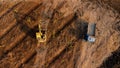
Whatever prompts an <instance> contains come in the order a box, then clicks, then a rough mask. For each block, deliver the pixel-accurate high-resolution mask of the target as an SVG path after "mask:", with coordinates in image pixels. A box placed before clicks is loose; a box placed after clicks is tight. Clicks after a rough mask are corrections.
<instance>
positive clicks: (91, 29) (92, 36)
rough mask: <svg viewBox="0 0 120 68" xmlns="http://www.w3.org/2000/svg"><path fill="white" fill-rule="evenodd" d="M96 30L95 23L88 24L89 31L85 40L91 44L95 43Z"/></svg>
mask: <svg viewBox="0 0 120 68" xmlns="http://www.w3.org/2000/svg"><path fill="white" fill-rule="evenodd" d="M95 29H96V24H95V23H89V24H88V31H87V34H86V35H85V40H87V41H89V42H95Z"/></svg>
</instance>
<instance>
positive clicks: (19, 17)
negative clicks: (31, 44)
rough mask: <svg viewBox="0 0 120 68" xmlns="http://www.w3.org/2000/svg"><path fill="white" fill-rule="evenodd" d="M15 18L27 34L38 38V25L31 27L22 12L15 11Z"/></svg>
mask: <svg viewBox="0 0 120 68" xmlns="http://www.w3.org/2000/svg"><path fill="white" fill-rule="evenodd" d="M14 16H15V19H16V21H17V25H19V26H20V30H21V31H22V32H24V33H26V35H28V36H30V37H31V38H34V39H36V32H38V31H39V30H38V26H37V25H36V26H34V27H33V28H30V27H29V26H28V25H27V24H26V23H25V22H24V20H25V18H26V17H27V16H25V17H23V16H22V14H20V13H14Z"/></svg>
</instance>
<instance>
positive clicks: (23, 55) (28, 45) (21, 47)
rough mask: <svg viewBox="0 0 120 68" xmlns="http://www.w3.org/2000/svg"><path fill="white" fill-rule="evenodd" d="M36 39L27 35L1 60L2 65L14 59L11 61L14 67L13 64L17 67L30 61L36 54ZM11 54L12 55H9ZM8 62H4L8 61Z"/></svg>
mask: <svg viewBox="0 0 120 68" xmlns="http://www.w3.org/2000/svg"><path fill="white" fill-rule="evenodd" d="M36 46H37V45H36V40H35V39H33V38H31V37H29V36H26V37H25V38H24V39H23V41H21V42H19V43H18V46H17V47H16V48H14V49H12V50H11V51H10V52H9V53H8V54H7V55H6V56H5V57H4V58H3V59H2V60H1V61H0V63H2V64H0V66H1V65H4V64H5V63H9V61H10V60H11V59H12V61H13V62H11V63H9V64H10V65H11V66H10V68H12V67H13V66H14V67H15V68H19V67H21V66H22V65H24V64H25V63H27V62H29V60H30V59H31V58H32V57H33V56H34V55H35V54H36V51H35V47H36ZM9 55H10V56H11V57H9ZM6 59H8V60H7V62H4V61H6Z"/></svg>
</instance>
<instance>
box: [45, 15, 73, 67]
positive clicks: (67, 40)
mask: <svg viewBox="0 0 120 68" xmlns="http://www.w3.org/2000/svg"><path fill="white" fill-rule="evenodd" d="M67 18H68V19H64V20H63V21H64V22H62V24H61V25H59V27H58V26H56V27H57V28H56V30H55V34H56V35H57V36H58V37H55V38H53V39H50V42H49V43H48V44H47V46H50V47H49V49H48V55H47V56H46V57H47V62H46V64H45V65H46V66H47V67H49V65H51V64H52V63H53V62H54V61H55V60H56V59H57V58H58V57H59V56H60V55H61V54H62V53H64V51H65V49H66V48H68V47H69V46H70V45H71V44H73V43H72V42H73V41H75V38H74V37H71V36H70V35H69V36H70V37H68V36H67V34H68V33H69V32H68V31H67V30H68V27H69V28H70V25H71V23H72V22H73V20H74V19H75V16H74V15H73V16H72V15H71V17H70V16H68V17H67ZM62 32H63V33H62ZM55 43H58V44H55ZM51 44H54V45H53V46H51ZM60 45H62V46H60ZM51 49H52V50H51ZM53 52H56V53H54V54H52V53H53ZM48 56H50V57H51V58H48Z"/></svg>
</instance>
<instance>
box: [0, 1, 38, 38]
mask: <svg viewBox="0 0 120 68" xmlns="http://www.w3.org/2000/svg"><path fill="white" fill-rule="evenodd" d="M31 5H34V6H31ZM31 5H30V3H24V4H23V5H21V6H20V7H21V8H22V6H24V8H22V9H21V8H19V9H18V10H19V12H20V13H22V16H21V20H22V19H23V18H24V17H25V16H27V15H29V14H30V13H31V12H32V11H33V10H34V9H36V8H38V6H39V4H36V3H35V4H34V3H31ZM11 13H12V12H11ZM13 14H14V13H13ZM13 18H14V17H13ZM3 19H6V18H3ZM9 20H11V19H9ZM7 22H8V21H7ZM7 22H3V23H2V24H1V26H3V25H4V27H3V28H1V30H0V31H1V32H0V38H1V37H3V36H4V35H5V34H6V33H7V32H9V31H10V30H11V29H12V28H13V27H14V26H16V25H17V24H16V19H15V18H14V19H13V21H11V24H7Z"/></svg>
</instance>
